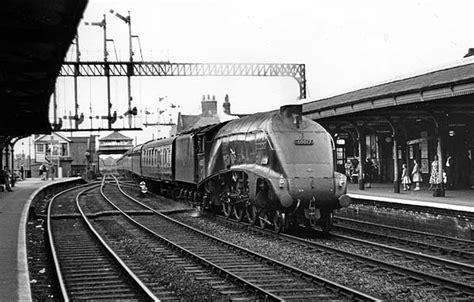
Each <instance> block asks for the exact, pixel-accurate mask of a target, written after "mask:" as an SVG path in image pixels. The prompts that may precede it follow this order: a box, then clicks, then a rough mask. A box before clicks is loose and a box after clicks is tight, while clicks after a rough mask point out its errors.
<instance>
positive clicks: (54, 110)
mask: <svg viewBox="0 0 474 302" xmlns="http://www.w3.org/2000/svg"><path fill="white" fill-rule="evenodd" d="M57 119H58V102H57V99H56V89H54V91H53V120H54V125H57Z"/></svg>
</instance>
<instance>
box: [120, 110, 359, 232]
mask: <svg viewBox="0 0 474 302" xmlns="http://www.w3.org/2000/svg"><path fill="white" fill-rule="evenodd" d="M161 141H162V143H160V140H158V141H152V142H149V143H146V144H143V145H142V146H140V147H139V148H141V165H142V170H141V171H140V172H139V173H137V172H136V171H137V170H134V171H128V170H127V168H122V169H123V170H124V171H127V172H129V173H132V174H134V175H135V177H138V178H140V179H145V180H147V181H153V182H154V183H156V186H157V187H158V189H159V190H160V192H162V193H167V194H170V195H173V196H174V197H177V198H181V199H185V200H187V201H189V202H191V203H193V204H195V205H198V206H201V207H202V208H205V209H210V210H213V211H219V212H222V213H223V215H225V216H227V217H232V218H235V219H237V220H243V219H245V220H247V221H248V222H249V223H251V224H258V225H260V226H261V227H272V228H273V229H274V230H275V231H277V232H280V231H283V230H285V229H287V228H289V227H291V226H292V225H296V224H306V225H310V226H320V227H321V228H322V230H323V231H326V232H327V231H329V230H330V228H331V224H332V213H333V210H334V209H337V208H341V207H346V206H348V205H349V204H350V202H351V200H350V198H349V196H348V195H347V194H346V191H347V179H346V176H345V175H343V174H341V173H338V172H336V171H335V163H334V143H333V140H332V138H331V136H330V135H329V133H328V132H327V131H326V130H325V129H324V128H323V127H322V126H320V125H319V124H318V123H316V122H314V121H312V120H310V119H307V118H305V117H303V115H302V106H301V105H287V106H282V107H281V108H280V110H279V111H272V112H265V113H256V114H253V115H250V116H247V117H244V118H240V119H236V120H232V121H229V122H225V123H220V124H215V125H210V126H206V127H203V128H199V129H193V130H191V131H188V132H187V133H183V134H180V135H178V136H176V137H173V138H169V139H166V140H161ZM163 145H166V146H167V150H168V151H166V152H169V155H168V157H166V158H167V159H168V160H169V163H168V164H167V165H166V168H165V167H164V166H163V163H162V160H163V158H164V156H163V151H160V150H162V149H163V148H162V147H160V146H163ZM136 148H138V147H135V149H134V150H132V151H135V154H136ZM160 148H162V149H160ZM133 154H134V153H133V152H129V153H128V154H125V155H124V157H123V158H122V159H121V160H120V161H119V162H120V164H121V165H122V167H128V166H130V164H128V163H127V162H128V161H129V160H130V157H131V155H133ZM153 158H154V159H153ZM143 163H146V165H144V164H143ZM145 167H146V169H145ZM153 169H155V170H156V171H155V172H153ZM160 169H161V170H162V169H168V170H167V172H166V173H164V174H163V173H161V172H160ZM160 173H161V174H163V175H166V177H165V178H163V177H159V175H161V174H160Z"/></svg>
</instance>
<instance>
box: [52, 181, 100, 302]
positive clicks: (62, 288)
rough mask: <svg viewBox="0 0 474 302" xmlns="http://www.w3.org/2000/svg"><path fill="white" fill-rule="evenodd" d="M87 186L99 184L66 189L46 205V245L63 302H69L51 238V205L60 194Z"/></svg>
mask: <svg viewBox="0 0 474 302" xmlns="http://www.w3.org/2000/svg"><path fill="white" fill-rule="evenodd" d="M87 186H93V188H94V187H98V186H99V184H85V185H81V186H78V187H73V188H69V189H66V190H64V191H61V192H59V193H57V194H55V195H54V196H53V197H52V198H51V201H50V202H49V205H48V211H47V223H46V228H47V231H48V243H49V248H50V249H51V254H52V257H53V262H54V268H55V272H56V277H57V278H58V283H59V287H60V289H61V295H62V298H63V301H65V302H69V295H68V294H67V288H66V284H65V282H64V278H63V275H62V273H61V269H60V264H59V259H58V255H57V251H56V247H55V244H54V237H53V233H52V228H51V218H52V217H51V208H52V204H53V202H54V201H55V199H56V198H58V197H59V196H61V195H62V194H66V193H68V192H70V191H73V190H78V189H81V188H84V187H87Z"/></svg>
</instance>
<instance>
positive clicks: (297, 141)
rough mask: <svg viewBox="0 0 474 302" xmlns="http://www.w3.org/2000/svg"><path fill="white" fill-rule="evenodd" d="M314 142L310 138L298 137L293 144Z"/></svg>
mask: <svg viewBox="0 0 474 302" xmlns="http://www.w3.org/2000/svg"><path fill="white" fill-rule="evenodd" d="M313 143H314V142H313V140H312V139H305V138H300V139H295V145H312V144H313Z"/></svg>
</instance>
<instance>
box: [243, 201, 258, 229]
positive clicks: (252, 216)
mask: <svg viewBox="0 0 474 302" xmlns="http://www.w3.org/2000/svg"><path fill="white" fill-rule="evenodd" d="M245 212H246V216H247V219H248V221H249V223H250V224H251V225H254V224H256V223H257V220H258V208H257V206H256V205H254V204H249V205H248V206H247V207H246V208H245Z"/></svg>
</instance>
